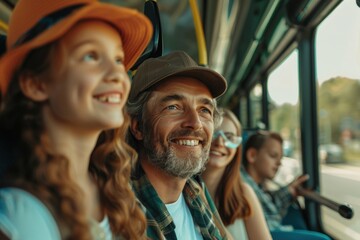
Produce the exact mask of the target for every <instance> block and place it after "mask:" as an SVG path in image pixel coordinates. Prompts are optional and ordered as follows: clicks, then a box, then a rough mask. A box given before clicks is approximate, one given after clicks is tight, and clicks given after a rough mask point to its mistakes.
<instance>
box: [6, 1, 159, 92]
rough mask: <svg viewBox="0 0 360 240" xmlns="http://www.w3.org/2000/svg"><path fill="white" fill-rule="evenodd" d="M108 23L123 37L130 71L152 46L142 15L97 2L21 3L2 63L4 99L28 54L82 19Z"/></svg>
mask: <svg viewBox="0 0 360 240" xmlns="http://www.w3.org/2000/svg"><path fill="white" fill-rule="evenodd" d="M87 19H88V20H100V21H105V22H108V23H109V24H111V25H112V26H113V27H115V28H116V29H117V30H118V31H119V33H120V36H121V39H122V42H123V49H124V53H125V62H124V65H125V69H126V70H129V69H130V68H131V66H132V65H133V64H135V62H136V60H137V59H138V58H139V57H140V55H141V54H142V52H143V51H144V50H145V48H146V46H147V45H148V43H149V41H150V39H151V37H152V32H153V28H152V25H151V22H150V21H149V20H148V18H147V17H146V16H145V15H143V14H142V13H140V12H138V11H136V10H133V9H129V8H124V7H118V6H115V5H111V4H106V3H100V2H98V1H97V0H20V1H19V2H18V3H17V4H16V6H15V8H14V11H13V13H12V15H11V18H10V23H9V31H8V35H7V44H6V45H7V52H6V53H5V54H4V56H3V57H2V59H1V60H0V90H1V92H2V94H3V96H4V95H5V94H6V91H7V88H8V86H9V83H10V81H11V78H12V76H13V74H14V71H16V69H17V68H18V67H20V65H21V64H22V62H23V61H24V59H25V57H26V56H27V54H28V53H29V52H30V51H31V50H33V49H35V48H38V47H41V46H44V45H45V44H48V43H50V42H53V41H55V40H57V39H59V38H60V37H61V36H63V35H64V34H65V33H66V32H68V31H69V30H70V29H71V28H72V27H73V26H74V25H75V24H76V23H77V22H79V21H81V20H87Z"/></svg>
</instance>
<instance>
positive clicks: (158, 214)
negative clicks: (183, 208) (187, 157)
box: [132, 166, 228, 240]
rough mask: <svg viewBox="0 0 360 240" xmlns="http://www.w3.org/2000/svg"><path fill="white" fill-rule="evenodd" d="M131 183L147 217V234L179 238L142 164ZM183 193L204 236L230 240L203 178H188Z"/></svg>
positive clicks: (153, 237) (158, 237) (156, 236)
mask: <svg viewBox="0 0 360 240" xmlns="http://www.w3.org/2000/svg"><path fill="white" fill-rule="evenodd" d="M132 186H133V190H134V192H135V194H136V196H137V198H138V199H139V201H140V202H141V204H142V207H143V210H144V212H145V215H146V218H147V222H148V228H147V235H148V237H150V238H151V239H174V240H175V239H177V237H176V234H175V224H174V222H173V220H172V217H171V216H170V213H169V212H168V210H167V208H166V206H165V204H164V203H163V202H162V201H161V199H160V197H159V196H158V194H157V192H156V191H155V189H154V187H153V186H152V185H151V183H150V181H149V180H148V178H147V177H146V175H145V172H144V170H143V169H142V168H141V167H140V166H139V167H138V169H137V170H136V175H135V176H134V177H133V179H132ZM183 195H184V198H185V201H186V203H187V205H188V207H189V210H190V212H191V215H192V217H193V219H194V222H195V224H196V225H197V227H198V228H199V230H200V233H201V235H202V236H203V238H204V239H206V240H208V239H209V240H210V239H228V238H227V235H226V230H225V227H224V225H223V223H222V221H221V219H220V216H219V214H218V212H217V210H216V207H215V204H214V203H213V201H212V199H211V197H210V194H209V192H208V191H207V189H206V187H205V184H204V182H203V181H202V180H201V179H200V177H198V176H196V177H192V178H190V179H188V180H187V182H186V184H185V187H184V190H183Z"/></svg>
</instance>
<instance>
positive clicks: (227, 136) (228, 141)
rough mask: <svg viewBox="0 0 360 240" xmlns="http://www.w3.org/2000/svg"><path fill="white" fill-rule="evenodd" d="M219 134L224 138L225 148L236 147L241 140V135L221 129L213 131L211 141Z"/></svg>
mask: <svg viewBox="0 0 360 240" xmlns="http://www.w3.org/2000/svg"><path fill="white" fill-rule="evenodd" d="M219 136H221V137H222V138H223V139H224V145H225V147H227V148H237V147H238V146H239V145H240V144H241V142H242V137H240V136H236V135H235V134H233V133H229V132H227V133H225V132H224V131H223V130H218V131H216V132H214V135H213V141H214V140H215V139H217V138H218V137H219Z"/></svg>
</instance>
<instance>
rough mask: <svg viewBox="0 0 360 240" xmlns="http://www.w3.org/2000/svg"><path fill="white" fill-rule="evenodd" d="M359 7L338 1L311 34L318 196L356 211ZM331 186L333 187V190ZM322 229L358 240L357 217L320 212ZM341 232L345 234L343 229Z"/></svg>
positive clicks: (359, 193)
mask: <svg viewBox="0 0 360 240" xmlns="http://www.w3.org/2000/svg"><path fill="white" fill-rule="evenodd" d="M357 22H360V8H359V7H357V6H356V3H355V1H342V2H341V3H340V5H339V6H338V7H337V8H336V9H335V10H334V11H333V12H332V13H331V14H330V15H329V16H328V17H327V18H326V19H324V21H323V22H322V23H321V24H320V25H319V27H318V30H317V34H316V56H317V59H316V64H317V66H316V67H317V82H318V90H317V91H318V92H317V96H318V100H317V101H318V126H319V128H318V129H319V130H318V136H319V140H318V142H319V157H320V158H319V161H320V169H321V178H320V181H321V188H320V189H321V193H322V194H323V195H325V196H331V197H332V198H333V199H334V200H335V201H338V202H344V203H352V206H353V208H354V211H355V212H357V213H358V212H359V211H360V205H359V204H358V203H359V200H360V190H359V186H360V178H359V177H358V172H359V171H360V97H359V93H360V30H359V28H358V27H357V26H356V24H354V23H357ZM335 186H336V187H335ZM322 214H323V216H322V219H323V224H324V227H325V230H326V231H327V232H329V233H330V234H332V235H334V236H337V237H339V239H360V222H359V221H358V218H357V220H356V218H354V219H351V220H347V219H344V218H342V217H341V216H339V214H337V213H336V212H333V211H331V210H328V209H327V208H324V207H323V208H322ZM344 229H346V231H345V230H344Z"/></svg>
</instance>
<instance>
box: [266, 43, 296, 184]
mask: <svg viewBox="0 0 360 240" xmlns="http://www.w3.org/2000/svg"><path fill="white" fill-rule="evenodd" d="M267 85H268V94H269V96H268V100H269V121H270V123H269V124H270V125H269V129H270V130H272V131H275V132H278V133H280V134H281V136H282V137H283V139H284V144H283V153H284V157H283V159H282V165H281V167H280V169H279V171H278V173H277V176H276V177H275V179H274V180H275V181H276V182H277V183H279V184H280V185H285V184H287V183H289V182H291V181H292V180H293V179H294V178H295V177H296V176H298V175H299V174H300V172H301V164H300V163H301V145H300V143H301V141H300V131H299V129H300V128H299V127H300V122H299V121H300V119H299V77H298V51H297V49H296V50H294V51H293V52H292V53H291V54H290V55H289V56H288V57H287V58H286V59H285V60H284V61H283V62H282V63H281V64H280V65H279V66H278V67H277V68H276V69H275V70H274V71H272V72H271V74H270V75H269V78H268V84H267Z"/></svg>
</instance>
